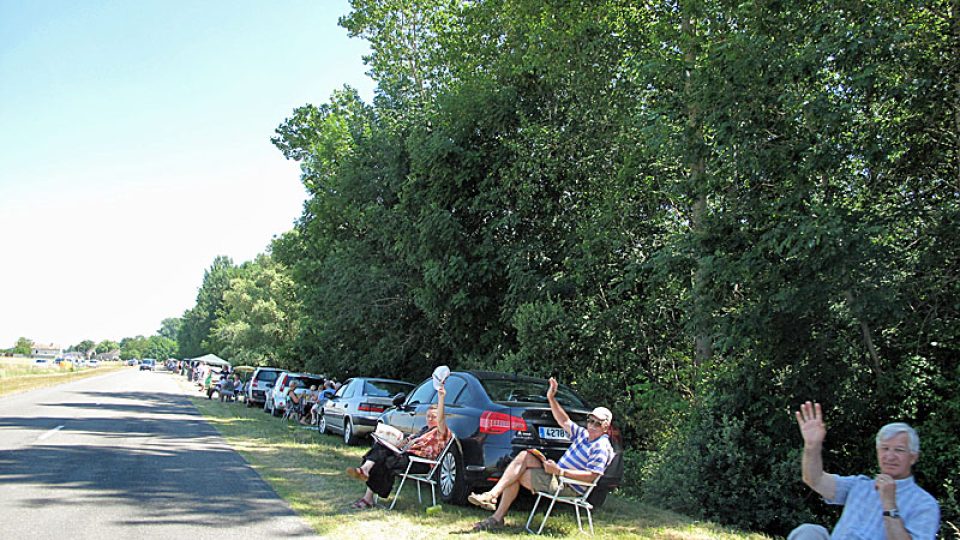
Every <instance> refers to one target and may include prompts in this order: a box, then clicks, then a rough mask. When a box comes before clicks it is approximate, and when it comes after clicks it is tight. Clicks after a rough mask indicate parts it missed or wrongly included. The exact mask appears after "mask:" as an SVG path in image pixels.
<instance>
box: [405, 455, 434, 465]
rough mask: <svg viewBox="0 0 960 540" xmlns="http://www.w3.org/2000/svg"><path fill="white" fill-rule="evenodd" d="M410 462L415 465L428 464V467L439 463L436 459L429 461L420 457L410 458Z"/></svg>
mask: <svg viewBox="0 0 960 540" xmlns="http://www.w3.org/2000/svg"><path fill="white" fill-rule="evenodd" d="M410 461H412V462H414V463H426V464H427V465H433V464H434V463H436V462H437V460H435V459H427V458H422V457H419V456H410Z"/></svg>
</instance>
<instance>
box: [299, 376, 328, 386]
mask: <svg viewBox="0 0 960 540" xmlns="http://www.w3.org/2000/svg"><path fill="white" fill-rule="evenodd" d="M322 384H323V379H318V378H315V377H297V385H298V386H301V387H304V388H310V387H311V386H317V387H319V386H320V385H322Z"/></svg>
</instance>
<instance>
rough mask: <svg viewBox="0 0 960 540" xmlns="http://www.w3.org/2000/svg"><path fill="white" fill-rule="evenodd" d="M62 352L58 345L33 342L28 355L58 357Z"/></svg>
mask: <svg viewBox="0 0 960 540" xmlns="http://www.w3.org/2000/svg"><path fill="white" fill-rule="evenodd" d="M61 354H63V349H62V348H61V347H60V346H59V345H54V344H52V343H51V344H45V343H34V344H33V348H32V349H30V355H31V356H33V357H34V358H50V359H53V358H59V357H60V355H61Z"/></svg>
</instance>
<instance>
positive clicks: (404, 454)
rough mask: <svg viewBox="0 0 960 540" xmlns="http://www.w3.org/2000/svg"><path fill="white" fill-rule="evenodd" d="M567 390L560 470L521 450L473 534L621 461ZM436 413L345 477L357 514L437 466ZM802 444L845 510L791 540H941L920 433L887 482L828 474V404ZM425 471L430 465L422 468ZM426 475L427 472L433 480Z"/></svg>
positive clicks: (292, 408)
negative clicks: (534, 498)
mask: <svg viewBox="0 0 960 540" xmlns="http://www.w3.org/2000/svg"><path fill="white" fill-rule="evenodd" d="M180 371H181V373H183V374H186V375H187V377H188V379H189V380H193V381H196V382H197V383H198V385H199V386H200V390H201V391H205V392H206V393H207V397H208V398H211V396H212V394H213V393H214V392H218V393H219V394H220V396H221V400H223V399H224V397H235V396H236V395H237V394H238V393H241V394H242V391H243V388H244V386H243V385H244V381H243V380H242V379H241V377H239V375H238V374H236V373H231V372H230V369H229V367H224V368H222V369H221V370H219V371H215V370H214V369H213V368H212V367H211V366H209V365H206V364H199V365H196V366H192V367H191V366H187V365H181V366H180ZM337 388H338V385H337V383H336V382H335V381H333V380H326V381H324V383H323V384H322V385H319V386H318V385H312V386H310V388H309V389H301V388H298V383H297V382H296V381H294V382H293V383H292V384H291V385H290V387H289V388H288V389H287V390H286V391H285V393H284V399H285V400H286V409H287V411H289V413H288V417H293V418H296V420H297V421H298V422H299V423H300V424H303V425H316V424H317V423H318V411H320V410H321V407H322V405H323V403H324V402H325V401H326V400H327V399H329V398H330V397H332V396H333V395H334V393H335V392H336V390H337ZM557 388H558V384H557V381H556V379H554V378H551V379H549V386H548V388H547V392H546V398H547V402H548V403H549V405H550V412H551V414H552V415H553V418H554V420H555V421H556V422H557V424H558V425H559V426H560V427H562V428H563V429H564V431H565V432H566V433H567V436H568V437H569V438H570V440H571V444H570V446H569V447H568V448H567V450H566V451H565V452H564V454H563V456H562V457H561V458H560V459H559V460H558V461H556V462H554V461H553V460H550V459H546V458H545V457H544V456H542V454H538V453H537V452H532V451H528V450H524V451H520V452H519V453H518V454H517V455H516V456H515V457H514V458H513V460H512V461H511V462H510V463H509V464H507V465H506V467H505V468H504V471H503V474H502V475H501V476H500V478H499V479H498V481H497V482H496V484H495V485H494V486H493V487H492V488H491V489H489V490H488V491H486V492H483V493H471V494H470V496H469V497H468V501H469V502H470V503H471V504H473V505H475V506H478V507H480V508H483V509H485V510H489V511H491V512H492V514H491V515H490V516H489V517H487V518H485V519H483V520H481V521H479V522H477V523H476V524H475V526H474V530H478V531H479V530H495V529H500V528H502V527H503V526H504V524H505V517H506V514H507V512H508V510H509V509H510V507H511V505H512V504H513V502H514V500H515V499H516V497H517V495H518V494H519V492H520V488H526V489H527V490H529V491H530V492H532V493H536V492H537V491H550V492H553V491H556V490H558V489H561V487H560V486H561V483H560V479H561V478H564V477H567V478H571V479H573V480H578V481H582V482H587V483H590V482H592V481H593V480H594V479H595V478H598V477H599V476H601V475H603V473H604V471H605V469H606V468H607V466H608V465H609V464H610V462H611V460H612V459H613V457H614V450H613V448H612V446H611V443H610V439H609V435H608V434H609V431H610V426H611V422H612V421H613V414H612V413H611V412H610V410H609V409H607V408H606V407H597V408H595V409H593V411H592V412H591V413H590V414H589V416H588V417H587V422H586V426H585V427H584V426H580V425H578V424H577V423H575V422H573V421H572V420H571V419H570V416H569V415H568V414H567V412H566V411H565V410H564V409H563V407H562V406H561V405H560V404H559V402H558V401H557V399H556V394H557ZM437 396H438V398H437V404H436V405H434V406H432V407H431V408H430V409H429V411H428V412H427V418H426V426H424V428H423V429H422V430H421V431H420V432H418V433H416V434H413V435H410V436H409V437H407V438H405V439H403V440H402V441H400V443H399V444H397V445H396V447H393V446H392V445H388V444H385V443H383V442H381V441H380V439H378V438H374V442H373V444H372V446H371V448H370V450H369V451H368V452H367V453H366V454H365V455H364V456H363V459H362V460H361V463H360V465H359V466H357V467H350V468H348V469H347V470H346V473H347V474H348V475H349V476H350V477H352V478H355V479H357V480H360V481H363V482H364V483H365V484H366V491H365V492H364V494H363V495H362V496H361V497H360V498H358V499H357V500H356V501H354V502H353V504H352V507H353V508H355V509H359V510H362V509H368V508H373V507H374V506H375V499H374V497H375V496H380V497H387V496H389V495H390V492H391V491H392V489H393V484H394V478H395V477H396V476H397V475H398V474H400V473H402V472H403V471H405V470H406V469H407V465H408V464H409V462H410V459H409V458H410V457H411V456H419V457H424V458H427V459H433V460H435V459H436V458H437V457H439V455H440V453H441V452H442V451H443V448H444V447H445V446H446V444H447V442H448V441H449V440H450V438H451V437H452V436H453V434H452V433H451V431H450V429H449V428H448V426H447V418H446V414H445V413H446V411H445V406H444V401H445V398H446V389H445V387H444V385H443V383H442V382H441V383H440V384H439V386H438V387H437ZM795 416H796V420H797V423H798V425H799V428H800V435H801V437H802V439H803V453H802V459H801V473H802V474H801V477H802V480H803V482H804V483H805V484H806V485H807V486H809V487H810V488H811V489H812V490H813V491H815V492H816V493H818V494H819V495H821V496H822V497H823V499H824V501H825V502H826V503H827V504H832V505H842V506H844V509H843V512H842V514H841V516H840V519H839V521H838V522H837V524H836V526H835V527H834V529H833V531H832V533H831V532H830V531H828V530H827V529H826V528H825V527H823V526H822V525H818V524H809V523H808V524H802V525H800V526H799V527H797V528H796V529H794V530H793V532H791V533H790V536H789V537H788V540H836V539H854V538H871V539H881V538H885V539H911V538H912V539H914V540H918V539H930V540H932V539H935V538H936V536H937V534H938V532H939V528H940V509H939V505H938V503H937V501H936V499H935V498H934V497H932V496H931V495H930V494H929V493H927V492H926V491H924V490H923V489H922V488H920V487H919V486H918V485H917V484H916V483H915V481H914V478H913V475H912V467H913V465H914V464H915V463H916V462H917V459H918V458H919V455H920V440H919V437H918V436H917V433H916V431H915V430H914V429H913V428H912V427H910V426H909V425H907V424H904V423H899V422H897V423H891V424H887V425H886V426H883V427H882V428H881V429H880V430H879V431H878V433H877V435H876V453H877V463H878V466H879V471H880V472H879V473H878V474H876V475H875V476H873V477H868V476H863V475H859V476H840V475H836V474H830V473H826V472H824V466H823V458H822V448H823V442H824V439H825V438H826V432H827V431H826V426H825V423H824V421H823V412H822V408H821V405H820V404H819V403H812V402H809V401H808V402H806V403H804V404H803V405H802V406H801V407H800V410H798V411H797V412H796V413H795ZM416 465H422V464H416ZM424 472H425V471H424ZM562 489H564V490H570V493H569V495H570V496H576V495H577V492H576V489H577V488H576V486H574V485H566V487H563V488H562Z"/></svg>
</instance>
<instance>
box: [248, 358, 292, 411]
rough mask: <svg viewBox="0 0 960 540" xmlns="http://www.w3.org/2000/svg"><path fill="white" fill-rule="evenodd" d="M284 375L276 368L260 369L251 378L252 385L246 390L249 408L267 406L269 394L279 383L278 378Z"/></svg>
mask: <svg viewBox="0 0 960 540" xmlns="http://www.w3.org/2000/svg"><path fill="white" fill-rule="evenodd" d="M281 373H283V370H282V369H280V368H275V367H258V368H257V369H256V370H255V371H254V372H253V376H252V377H250V383H249V384H247V385H246V387H245V388H244V393H245V396H244V397H245V399H244V401H246V402H247V407H253V406H254V405H265V404H266V401H267V393H268V392H269V391H270V389H271V388H273V385H274V384H276V382H277V377H278V376H279V375H280V374H281Z"/></svg>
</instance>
